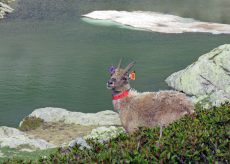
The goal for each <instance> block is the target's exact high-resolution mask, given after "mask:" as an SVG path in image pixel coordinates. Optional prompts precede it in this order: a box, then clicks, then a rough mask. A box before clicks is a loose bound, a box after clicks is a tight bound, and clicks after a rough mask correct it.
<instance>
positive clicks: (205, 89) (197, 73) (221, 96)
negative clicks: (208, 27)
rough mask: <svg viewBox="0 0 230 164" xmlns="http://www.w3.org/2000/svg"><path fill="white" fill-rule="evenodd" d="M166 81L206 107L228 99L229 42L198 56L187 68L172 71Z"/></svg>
mask: <svg viewBox="0 0 230 164" xmlns="http://www.w3.org/2000/svg"><path fill="white" fill-rule="evenodd" d="M166 83H167V84H168V85H169V86H170V87H172V88H174V89H176V90H178V91H183V92H185V93H186V94H188V95H191V96H194V101H195V103H197V102H202V104H203V105H205V106H206V107H207V108H208V107H210V105H212V106H220V105H221V103H225V102H226V101H230V44H225V45H222V46H219V47H217V48H215V49H214V50H212V51H211V52H209V53H207V54H204V55H202V56H201V57H199V59H198V61H196V62H195V63H193V64H191V65H189V66H188V67H187V68H185V69H183V70H181V71H178V72H176V73H173V74H172V75H170V76H169V77H168V78H167V79H166Z"/></svg>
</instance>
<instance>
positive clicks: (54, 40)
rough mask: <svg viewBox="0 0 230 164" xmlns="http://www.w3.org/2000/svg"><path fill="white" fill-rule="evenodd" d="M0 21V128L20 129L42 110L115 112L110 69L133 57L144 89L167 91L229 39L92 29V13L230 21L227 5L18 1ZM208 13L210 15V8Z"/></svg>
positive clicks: (198, 0) (173, 0)
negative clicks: (169, 81) (171, 80)
mask: <svg viewBox="0 0 230 164" xmlns="http://www.w3.org/2000/svg"><path fill="white" fill-rule="evenodd" d="M15 7H16V10H15V12H14V13H12V14H10V15H8V18H7V19H4V20H1V22H0V126H1V125H7V126H17V125H18V123H19V122H20V120H21V119H22V118H23V117H25V116H26V115H28V114H29V113H31V112H32V111H33V110H34V109H36V108H40V107H47V106H52V107H60V108H65V109H68V110H71V111H81V112H97V111H102V110H112V104H111V95H110V92H109V91H108V90H107V89H106V87H105V83H106V81H107V79H108V77H109V76H108V73H107V68H108V67H109V66H110V65H111V64H117V62H118V61H119V59H120V58H121V57H123V58H124V63H123V64H124V66H125V65H126V64H128V63H129V62H130V61H132V60H135V61H136V66H135V70H136V72H137V79H136V81H134V82H132V86H133V87H134V88H136V89H137V90H140V91H150V90H161V89H168V87H167V85H166V84H165V82H164V80H165V78H166V77H168V76H169V75H170V74H171V73H173V72H175V71H178V70H180V69H183V68H184V67H186V66H187V65H189V64H191V63H192V62H194V61H195V60H196V59H197V58H198V57H199V56H200V55H202V54H203V53H206V52H208V51H210V50H211V49H213V48H215V47H217V46H218V45H221V44H224V43H229V41H230V36H229V35H212V34H205V33H204V34H200V33H199V34H198V33H192V34H191V33H186V34H160V33H153V32H144V31H134V30H129V29H121V28H117V27H116V26H109V27H104V26H94V25H90V24H87V23H85V22H83V21H82V20H81V15H82V14H86V13H88V12H91V11H94V10H109V9H111V10H126V11H133V10H145V11H156V12H164V13H169V14H174V15H179V16H182V17H191V18H195V19H198V20H202V21H213V22H219V23H228V24H230V17H229V15H228V13H229V10H230V1H229V0H209V2H206V1H205V2H204V1H203V0H194V1H191V0H185V1H183V2H181V1H179V0H163V1H162V0H155V1H154V0H152V1H150V0H142V1H139V0H133V1H129V0H110V1H108V0H94V1H92V0H84V1H82V0H20V1H18V3H17V4H15ZM207 8H208V10H207Z"/></svg>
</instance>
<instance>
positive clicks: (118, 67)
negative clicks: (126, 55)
mask: <svg viewBox="0 0 230 164" xmlns="http://www.w3.org/2000/svg"><path fill="white" fill-rule="evenodd" d="M121 61H122V58H121V59H120V61H119V63H118V65H117V69H120V67H121Z"/></svg>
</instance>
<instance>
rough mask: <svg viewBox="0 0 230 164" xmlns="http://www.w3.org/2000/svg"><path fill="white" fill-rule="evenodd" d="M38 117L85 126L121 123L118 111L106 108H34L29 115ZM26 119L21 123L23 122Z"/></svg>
mask: <svg viewBox="0 0 230 164" xmlns="http://www.w3.org/2000/svg"><path fill="white" fill-rule="evenodd" d="M33 116H34V117H37V118H41V119H43V120H44V121H45V122H53V123H55V122H63V123H65V124H78V125H85V126H91V125H94V126H110V125H121V122H120V118H119V116H118V114H117V113H115V112H113V111H110V110H106V111H101V112H98V113H81V112H71V111H67V110H65V109H62V108H52V107H46V108H40V109H36V110H34V111H33V112H32V113H31V114H30V115H29V116H27V117H33ZM23 121H24V120H22V122H21V123H20V125H21V124H22V123H23Z"/></svg>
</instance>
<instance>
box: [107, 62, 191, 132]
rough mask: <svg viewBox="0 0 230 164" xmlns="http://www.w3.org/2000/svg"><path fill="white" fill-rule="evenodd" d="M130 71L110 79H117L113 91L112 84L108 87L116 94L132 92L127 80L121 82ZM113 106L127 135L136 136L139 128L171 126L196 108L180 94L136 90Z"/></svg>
mask: <svg viewBox="0 0 230 164" xmlns="http://www.w3.org/2000/svg"><path fill="white" fill-rule="evenodd" d="M132 66H133V65H131V66H130V65H129V66H128V67H130V68H131V67H132ZM130 68H128V69H127V67H126V69H120V68H118V69H116V71H115V73H114V74H113V75H112V76H111V79H112V78H114V79H116V82H114V85H113V87H111V86H110V85H109V84H111V81H109V82H110V83H109V82H108V84H107V85H108V88H109V89H112V91H113V93H117V92H122V91H125V90H128V89H130V85H129V83H128V80H121V79H122V77H124V76H127V74H126V75H125V73H126V71H127V72H128V71H129V70H130ZM124 70H125V71H124ZM111 79H110V80H111ZM113 104H114V109H115V111H118V113H119V116H120V119H121V123H122V125H123V127H124V128H125V129H126V131H127V132H133V131H135V130H136V129H138V127H154V126H157V125H168V124H170V123H172V122H173V121H175V120H178V119H180V118H181V117H183V116H184V115H186V114H192V113H194V104H193V103H192V102H191V101H190V100H189V99H188V98H187V97H186V95H185V94H183V93H181V92H177V91H160V92H143V93H138V92H136V91H135V90H130V91H129V95H128V96H127V97H125V98H122V99H119V100H113Z"/></svg>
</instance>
